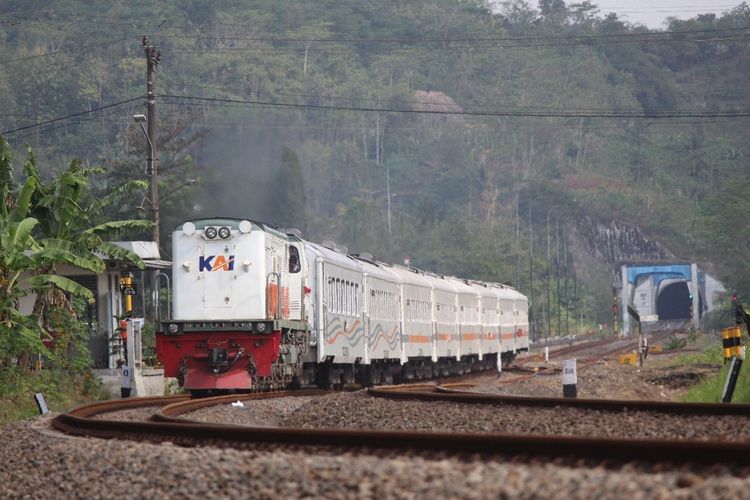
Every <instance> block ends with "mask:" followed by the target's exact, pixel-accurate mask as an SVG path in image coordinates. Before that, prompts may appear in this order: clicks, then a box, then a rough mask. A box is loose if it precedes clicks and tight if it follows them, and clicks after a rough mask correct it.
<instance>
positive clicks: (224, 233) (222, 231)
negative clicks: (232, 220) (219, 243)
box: [219, 226, 232, 240]
mask: <svg viewBox="0 0 750 500" xmlns="http://www.w3.org/2000/svg"><path fill="white" fill-rule="evenodd" d="M230 236H232V231H230V230H229V228H228V227H226V226H224V227H220V228H219V238H221V239H222V240H226V239H228V238H229V237H230Z"/></svg>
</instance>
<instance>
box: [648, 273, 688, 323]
mask: <svg viewBox="0 0 750 500" xmlns="http://www.w3.org/2000/svg"><path fill="white" fill-rule="evenodd" d="M691 303H692V298H691V297H690V290H689V289H688V282H687V281H677V282H674V283H670V284H669V285H667V286H665V287H664V289H663V290H661V291H660V292H659V295H658V296H657V297H656V314H657V315H658V316H659V320H661V321H666V320H673V319H684V320H687V319H690V304H691Z"/></svg>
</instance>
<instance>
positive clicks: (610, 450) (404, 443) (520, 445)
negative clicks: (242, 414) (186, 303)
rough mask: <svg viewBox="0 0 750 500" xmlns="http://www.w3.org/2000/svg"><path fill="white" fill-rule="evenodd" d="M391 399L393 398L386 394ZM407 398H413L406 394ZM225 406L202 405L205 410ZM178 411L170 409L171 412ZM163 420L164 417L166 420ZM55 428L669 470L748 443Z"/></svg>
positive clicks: (180, 441) (158, 438)
mask: <svg viewBox="0 0 750 500" xmlns="http://www.w3.org/2000/svg"><path fill="white" fill-rule="evenodd" d="M392 392H394V391H392ZM410 394H412V395H413V394H414V393H413V392H412V393H410ZM209 399H213V400H214V402H217V401H221V400H226V399H231V398H226V397H224V398H221V397H220V398H207V399H206V400H200V402H201V403H204V406H205V404H206V403H207V402H208V401H209ZM179 404H180V403H173V408H174V406H177V405H179ZM168 418H171V417H168ZM53 424H54V426H55V428H57V429H60V430H63V431H65V432H68V433H71V434H76V435H86V436H95V437H102V438H117V439H130V440H135V441H147V442H152V443H164V442H169V443H172V444H177V445H183V446H219V447H228V448H238V449H246V448H249V447H253V446H256V445H258V444H275V445H299V446H327V447H331V446H332V447H344V448H348V449H351V448H360V449H363V450H375V449H392V450H401V451H404V452H411V451H417V450H421V451H441V452H456V453H482V454H491V455H502V456H517V455H521V456H527V457H530V456H545V457H578V458H589V459H598V460H609V461H611V460H622V461H633V460H635V461H643V462H655V461H656V462H670V463H727V462H737V463H744V461H745V460H746V458H747V456H748V453H750V443H744V442H739V443H738V442H707V441H697V440H664V439H600V438H581V437H573V436H539V435H511V434H468V433H451V434H448V433H435V432H417V433H414V432H394V431H388V432H381V431H358V430H334V429H316V430H313V429H299V428H279V427H259V426H238V425H220V424H204V423H196V422H191V421H181V422H180V423H176V422H132V421H113V420H98V419H89V418H84V417H80V416H75V415H71V414H70V413H69V414H63V415H59V416H58V417H56V418H55V420H54V422H53Z"/></svg>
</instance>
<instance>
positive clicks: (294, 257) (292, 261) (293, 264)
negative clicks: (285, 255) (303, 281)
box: [289, 245, 302, 273]
mask: <svg viewBox="0 0 750 500" xmlns="http://www.w3.org/2000/svg"><path fill="white" fill-rule="evenodd" d="M301 269H302V264H301V263H300V260H299V250H298V249H297V247H295V246H292V245H290V246H289V272H290V273H298V272H300V270H301Z"/></svg>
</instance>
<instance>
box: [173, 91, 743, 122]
mask: <svg viewBox="0 0 750 500" xmlns="http://www.w3.org/2000/svg"><path fill="white" fill-rule="evenodd" d="M160 97H163V98H171V99H184V100H191V101H203V102H219V103H231V104H247V105H259V106H265V107H275V108H298V109H315V110H325V111H359V112H374V113H405V114H427V115H454V116H494V117H536V118H650V119H662V118H745V117H750V111H708V112H695V111H670V112H663V113H644V112H642V111H614V110H613V111H611V112H590V111H580V110H569V111H565V112H550V111H532V110H499V111H451V110H421V109H402V108H401V109H400V108H374V107H357V106H334V105H322V104H299V103H282V102H272V101H258V100H241V99H221V98H211V97H197V96H185V95H174V94H163V95H161V96H160ZM433 105H434V106H445V104H441V103H435V104H433Z"/></svg>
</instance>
